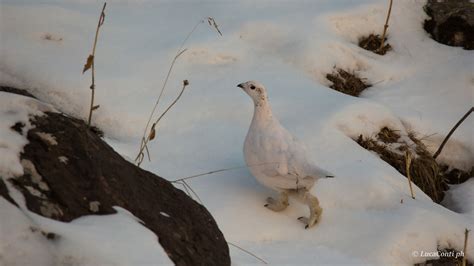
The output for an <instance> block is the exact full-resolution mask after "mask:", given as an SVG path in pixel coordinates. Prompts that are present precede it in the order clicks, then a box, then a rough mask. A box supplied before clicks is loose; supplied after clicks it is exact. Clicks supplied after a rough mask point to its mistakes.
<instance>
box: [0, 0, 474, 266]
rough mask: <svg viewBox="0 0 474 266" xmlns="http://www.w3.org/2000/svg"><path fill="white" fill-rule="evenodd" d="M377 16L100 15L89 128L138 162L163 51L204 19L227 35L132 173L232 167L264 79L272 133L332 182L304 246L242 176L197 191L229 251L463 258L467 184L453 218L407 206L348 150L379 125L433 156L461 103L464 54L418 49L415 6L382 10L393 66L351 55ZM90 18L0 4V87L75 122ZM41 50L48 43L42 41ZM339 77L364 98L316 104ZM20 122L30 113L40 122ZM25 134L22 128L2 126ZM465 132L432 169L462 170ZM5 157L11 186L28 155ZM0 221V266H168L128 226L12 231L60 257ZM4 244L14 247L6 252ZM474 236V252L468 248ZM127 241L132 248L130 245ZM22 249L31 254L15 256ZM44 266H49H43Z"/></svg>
mask: <svg viewBox="0 0 474 266" xmlns="http://www.w3.org/2000/svg"><path fill="white" fill-rule="evenodd" d="M387 2H388V1H375V0H363V1H348V0H337V1H324V0H320V1H277V2H275V1H258V2H254V1H246V0H239V1H206V2H198V1H178V2H175V1H159V2H152V1H150V2H148V1H146V0H145V1H114V2H110V3H108V5H107V9H106V14H107V16H106V21H105V24H104V26H103V27H102V28H101V35H100V37H99V42H98V46H97V54H96V75H97V76H96V87H97V94H96V102H97V104H100V106H101V107H100V109H98V111H97V112H95V115H94V118H93V120H94V123H95V125H97V126H98V127H100V128H101V129H103V130H104V131H105V135H106V140H107V142H108V143H109V144H110V145H112V146H113V147H114V148H115V149H116V150H117V151H118V152H120V153H121V154H123V155H124V156H125V157H128V158H135V156H136V153H137V150H138V145H139V140H140V138H141V135H142V134H143V129H144V125H145V124H146V119H147V118H148V115H149V112H150V111H151V108H152V106H153V104H154V102H155V100H156V98H157V96H158V94H159V89H160V88H161V83H162V81H163V79H164V77H165V75H166V72H167V70H168V67H169V64H170V62H171V60H172V58H173V56H174V54H175V53H176V50H177V49H178V47H179V46H180V44H181V42H182V40H183V39H184V37H185V36H186V34H187V33H188V32H189V31H190V30H191V29H192V27H193V26H194V25H195V24H196V23H197V22H198V21H199V20H201V19H203V18H206V17H208V16H211V17H214V18H215V20H216V21H217V23H218V24H219V27H220V30H221V31H222V33H223V36H222V37H220V36H218V34H217V33H216V32H215V30H214V29H213V28H210V27H209V26H208V25H207V22H206V23H203V24H202V25H200V26H199V27H198V28H197V30H196V32H195V33H194V34H193V35H192V36H191V38H190V39H189V41H188V43H187V44H186V45H185V47H186V48H188V51H186V53H184V54H183V56H182V57H180V58H179V60H178V62H177V64H176V66H175V69H174V72H173V74H172V76H171V79H170V82H169V84H168V87H167V90H166V91H165V98H164V100H163V102H162V105H161V106H160V108H161V109H160V110H164V108H165V107H166V105H167V104H166V103H169V102H170V101H171V100H172V99H173V98H174V97H175V96H176V94H177V93H178V90H179V88H180V86H181V82H182V80H183V79H188V80H189V81H190V86H189V87H188V88H187V89H186V91H185V94H184V95H183V97H182V98H181V100H180V101H179V102H178V104H177V105H176V106H175V107H174V109H172V110H171V111H170V112H169V113H168V114H167V116H166V117H165V119H163V121H162V122H161V124H160V125H159V129H158V132H157V138H156V139H155V140H154V141H153V142H152V143H151V145H150V152H151V159H152V160H151V162H148V161H145V162H144V163H143V164H142V167H144V168H145V169H147V170H150V171H152V172H154V173H156V174H158V175H160V176H163V177H165V178H167V179H169V180H174V179H177V178H180V177H185V176H190V175H193V174H198V173H203V172H207V171H211V170H216V169H222V168H231V167H236V166H243V165H244V162H243V155H242V145H243V140H244V138H245V134H246V131H247V129H248V126H249V124H250V120H251V116H252V112H253V110H252V103H251V101H250V99H249V98H248V96H247V95H245V94H244V93H243V92H242V91H241V89H239V88H237V87H236V85H237V84H238V83H241V82H244V81H247V80H259V81H260V82H262V83H263V84H265V86H266V87H267V89H268V93H269V98H270V103H271V104H272V107H273V111H274V113H275V115H276V116H277V117H278V118H279V119H280V121H281V122H282V124H283V125H284V126H285V127H286V128H287V129H289V131H290V132H292V133H293V134H294V135H296V136H297V137H298V138H299V139H300V140H301V141H302V142H303V143H305V145H306V146H307V149H308V151H309V155H310V157H311V159H312V160H314V161H315V162H317V163H318V165H319V166H321V167H324V168H326V169H328V170H329V171H331V172H333V173H334V174H335V175H336V178H334V179H325V180H320V181H319V182H318V183H317V184H316V186H315V187H314V188H313V194H315V195H317V196H318V198H319V200H320V202H321V205H322V207H323V209H324V212H323V216H322V220H321V221H320V223H319V224H318V225H317V226H316V227H314V228H312V229H310V230H304V229H303V226H302V224H301V223H299V222H298V221H297V219H296V218H297V217H299V216H301V215H304V214H306V207H304V206H302V205H300V204H299V203H296V202H290V208H288V209H287V210H285V211H284V212H282V213H274V212H271V211H269V210H267V209H266V208H264V206H263V204H264V200H265V198H266V197H267V196H269V195H270V194H272V192H271V191H269V190H267V189H266V188H264V187H263V186H261V185H260V184H258V183H257V181H255V179H254V178H253V177H252V176H251V175H250V173H249V172H248V170H246V169H245V168H241V169H237V170H232V171H226V172H221V173H217V174H213V175H207V176H202V177H198V178H195V179H193V180H192V181H190V184H191V186H192V187H193V188H194V189H195V191H196V192H197V194H199V196H200V198H201V199H202V202H203V204H204V205H205V206H206V207H207V208H208V209H209V211H210V212H211V213H212V215H213V216H214V217H215V219H216V220H217V223H218V224H219V226H220V228H221V230H222V231H223V233H224V235H225V237H226V239H227V240H228V241H229V242H231V243H234V244H237V245H239V246H241V247H243V248H245V249H248V250H249V251H251V252H253V253H254V254H256V255H258V256H259V257H261V258H263V259H265V260H266V261H268V262H269V263H271V264H374V265H386V264H400V265H409V264H413V263H415V262H421V261H425V260H426V259H427V258H424V257H421V256H419V255H417V254H420V253H421V252H422V251H423V252H432V251H436V249H437V246H438V245H439V246H440V247H441V248H447V247H452V248H455V249H457V250H462V245H463V242H464V229H465V228H470V229H474V220H473V217H472V213H473V212H474V209H473V205H472V202H471V201H472V198H473V193H474V188H473V185H472V184H473V182H470V181H469V182H466V183H465V184H463V185H460V186H457V187H456V188H455V189H453V190H452V192H453V194H448V198H447V199H446V202H447V203H446V205H447V206H450V207H452V209H453V210H455V211H456V212H454V211H451V210H449V209H447V208H445V207H443V206H441V205H438V204H435V203H433V202H432V201H431V200H430V199H429V198H428V197H427V196H426V195H424V194H423V192H422V191H421V190H419V189H418V188H415V194H416V200H412V199H411V197H410V193H409V189H408V185H407V180H406V178H405V177H404V176H402V175H401V174H399V173H398V172H397V171H396V170H395V169H394V168H392V167H391V166H390V165H388V164H386V163H385V162H384V161H382V160H380V159H379V158H378V157H377V156H376V155H374V154H373V153H371V152H369V151H366V150H364V149H363V148H361V147H360V146H359V145H358V144H357V143H355V142H354V141H353V140H352V139H351V137H352V138H353V137H356V136H358V135H359V134H364V135H371V134H375V133H376V132H378V130H379V129H380V128H382V127H383V126H390V127H392V128H396V129H400V130H402V133H405V134H406V130H411V131H414V132H416V133H418V134H419V136H420V137H423V136H427V137H425V138H423V140H424V141H425V142H426V144H427V145H428V148H429V149H430V150H431V151H434V150H436V148H437V147H438V146H439V144H440V142H441V141H442V139H443V138H444V136H445V135H446V134H447V132H448V131H449V130H450V129H451V127H452V126H453V125H454V123H456V121H457V120H458V119H459V118H460V117H461V116H462V115H463V114H464V113H465V112H466V111H467V110H468V109H469V108H470V107H471V106H473V103H474V54H473V53H472V51H466V50H462V49H460V48H453V47H448V46H445V45H442V44H439V43H437V42H435V41H433V40H432V39H430V38H429V36H428V35H427V34H426V33H425V32H424V30H423V28H422V21H423V20H424V19H425V14H424V12H423V11H422V7H423V5H424V1H395V3H394V6H393V10H392V16H391V19H390V27H389V40H388V41H389V43H390V44H391V45H392V47H393V51H391V52H389V53H388V54H387V55H385V56H379V55H376V54H373V53H372V52H369V51H366V50H363V49H361V48H359V47H358V46H357V40H358V38H359V37H361V36H362V35H367V34H369V33H374V32H375V33H380V32H381V30H382V27H383V22H384V20H385V15H386V9H387ZM101 6H102V3H101V2H97V1H95V0H85V1H65V2H62V1H47V3H44V2H41V3H38V2H37V1H27V0H21V1H16V0H3V1H2V3H1V8H0V84H2V85H14V86H18V87H24V88H28V89H30V92H32V93H33V94H35V95H37V96H38V97H39V98H40V99H42V100H44V101H46V102H49V103H51V104H52V106H54V107H55V108H56V109H58V110H60V111H63V112H66V113H69V114H72V115H75V116H79V117H83V118H85V117H86V115H87V111H88V104H89V97H90V95H89V94H90V90H89V89H88V87H89V85H90V76H89V73H86V74H84V75H82V74H81V71H82V67H83V64H84V62H85V59H86V57H87V55H88V53H89V52H90V50H91V45H92V41H93V37H94V36H93V34H94V31H95V26H96V23H97V18H98V13H99V11H100V8H101ZM46 34H49V35H50V36H51V37H52V38H50V39H51V40H45V38H44V36H45V35H46ZM334 66H337V67H342V68H347V69H350V70H355V71H357V72H358V73H359V74H360V75H361V76H363V77H365V78H367V80H368V81H369V82H370V83H373V84H375V85H374V86H373V87H371V88H369V89H367V90H366V91H365V92H363V93H362V95H361V98H354V97H351V96H347V95H343V94H341V93H338V92H336V91H333V90H331V89H329V88H328V87H327V86H328V84H329V83H328V81H327V80H326V79H325V74H326V73H328V72H331V71H332V69H333V67H334ZM5 95H6V94H1V97H0V101H1V102H0V103H1V105H0V108H1V109H0V111H1V112H2V113H1V120H0V121H1V122H0V125H2V127H3V128H0V133H1V135H0V141H1V143H4V142H5V143H10V142H9V141H10V139H11V138H18V135H16V136H15V137H13V136H10V135H15V134H10V133H8V132H7V128H8V127H10V126H11V122H12V121H13V120H11V115H10V116H9V114H11V112H8V110H7V109H8V108H7V107H4V106H6V105H7V104H8V103H9V101H10V100H9V99H10V98H9V97H10V96H5ZM16 97H17V98H15V99H16V100H15V101H19V100H18V97H19V96H16ZM21 101H25V100H21ZM23 105H24V103H23ZM12 108H13V107H12ZM30 109H31V110H30ZM30 109H26V110H30V111H31V112H36V111H38V110H37V109H35V108H33V107H31V108H30ZM25 117H26V116H25V114H23V115H21V113H20V114H19V115H17V117H15V119H20V120H25ZM473 129H474V118H473V117H472V116H471V117H470V118H468V119H467V120H466V121H465V122H464V123H463V125H462V126H461V127H460V128H458V130H457V131H456V132H455V134H454V135H453V136H452V138H451V139H450V141H449V142H448V144H447V145H446V147H445V149H444V150H443V153H441V155H440V157H439V160H440V161H443V162H447V163H449V164H450V165H453V166H456V167H459V168H464V169H466V168H469V167H471V166H472V165H473V164H474V139H473V136H474V132H473ZM5 132H6V133H5ZM6 134H10V135H8V136H7V135H6ZM433 134H435V135H433ZM7 137H8V138H7ZM11 141H14V142H13V143H15V145H13V144H10V145H7V147H6V148H3V146H0V148H1V149H3V150H1V152H2V155H3V154H7V155H6V156H8V157H2V158H1V162H0V166H1V167H2V169H0V174H2V175H6V174H5V173H7V172H8V171H11V173H10V174H11V175H13V174H18V171H20V172H21V169H17V168H13V167H17V166H18V163H19V162H17V161H15V159H16V158H17V157H18V152H19V150H21V147H22V145H24V144H25V140H11ZM1 143H0V144H1ZM15 156H16V157H15ZM4 158H8V160H9V161H8V162H7V161H4ZM20 167H21V165H20ZM471 181H472V180H471ZM454 191H456V193H454ZM459 195H462V196H459ZM401 200H403V203H401ZM448 202H449V203H448ZM453 206H457V207H453ZM0 211H1V212H2V215H1V220H0V222H1V225H2V227H1V228H0V232H1V233H2V234H1V235H0V238H1V239H0V240H1V241H0V260H1V259H3V260H5V258H6V261H7V262H8V259H15V258H17V259H23V258H24V255H22V254H21V253H11V252H8V250H9V249H8V246H9V245H16V246H17V247H23V249H24V250H28V251H29V252H32V253H28V254H34V253H35V252H38V254H39V253H41V254H45V252H42V251H41V249H47V248H49V249H50V250H52V251H50V252H52V254H56V255H55V256H52V257H51V258H50V259H51V260H61V259H63V260H64V259H65V258H69V259H71V260H73V262H75V263H79V264H81V263H82V264H87V263H98V264H101V263H105V262H107V263H109V262H110V263H117V264H120V263H125V264H138V263H144V261H142V259H145V261H146V262H155V263H157V262H163V259H164V258H161V257H160V256H157V255H156V254H162V255H163V254H164V253H163V252H162V250H161V249H160V247H159V246H157V245H156V242H153V241H152V237H153V236H150V234H151V233H150V232H149V231H147V230H145V229H143V228H140V227H139V226H137V224H134V223H130V221H132V220H131V219H130V215H128V214H127V213H126V212H125V211H123V212H120V213H119V214H117V215H116V216H117V217H115V218H111V217H85V218H81V219H78V220H77V221H74V222H73V223H71V224H69V225H68V224H62V223H58V222H51V221H47V222H46V221H44V220H45V219H41V218H39V217H37V216H35V215H33V214H31V213H30V214H28V216H25V217H30V219H33V220H34V221H35V224H38V225H40V226H41V228H42V229H44V230H46V231H53V232H54V231H57V232H58V233H61V234H63V235H64V239H65V240H64V241H65V242H64V244H63V245H59V246H55V247H48V246H47V245H46V246H45V244H44V243H43V242H44V241H43V240H41V239H39V238H38V239H36V237H35V236H25V234H26V233H25V232H26V231H27V230H28V229H27V228H28V226H27V223H28V221H27V220H25V217H24V216H22V215H21V214H20V213H19V211H17V210H16V209H15V208H12V207H11V206H8V204H7V203H6V202H5V201H3V199H0ZM4 213H5V214H4ZM5 217H8V218H5ZM31 217H32V218H31ZM13 219H14V220H18V222H17V223H15V222H12V220H13ZM132 219H133V218H132ZM105 225H113V226H117V227H119V226H120V227H121V228H127V230H130V231H134V232H135V233H134V239H133V241H130V240H129V234H128V233H127V232H122V233H123V235H122V234H120V235H115V234H112V233H111V232H110V230H108V231H107V232H108V233H111V234H110V235H107V234H106V233H107V232H106V233H104V235H100V236H98V237H99V238H100V239H98V238H92V236H94V234H93V232H94V230H97V228H98V227H100V226H105ZM9 226H10V227H9ZM4 227H5V228H9V229H8V231H9V232H11V231H12V230H13V231H14V232H16V233H17V235H18V237H17V238H16V239H15V238H13V237H12V238H7V234H5V233H4V232H6V231H5V230H4ZM25 228H26V229H25ZM15 229H16V230H17V231H15ZM77 231H81V232H83V233H84V234H90V236H91V238H88V237H87V236H80V235H78V234H77ZM137 231H140V232H139V233H137ZM473 235H474V234H471V236H470V239H469V243H474V237H473ZM140 236H143V239H142V240H140V239H136V238H137V237H140ZM25 237H26V238H35V239H36V240H35V241H36V242H34V241H33V242H31V241H24V239H25ZM108 237H109V238H108ZM158 237H159V236H158ZM4 239H6V240H7V241H4ZM10 239H11V240H10ZM135 239H136V241H135ZM8 240H10V241H8ZM38 241H39V242H38ZM101 241H110V242H111V243H112V242H113V243H115V241H118V242H121V241H125V242H124V243H121V244H120V246H117V247H116V248H110V249H105V248H100V249H99V245H98V246H97V249H94V248H91V243H94V242H96V243H98V242H101ZM12 242H15V243H14V244H12ZM5 243H9V244H5ZM36 243H37V244H36ZM126 243H129V244H130V245H125V244H126ZM26 245H31V248H30V246H26ZM124 250H133V251H136V254H139V255H137V256H135V255H134V256H132V255H130V256H129V257H127V258H126V259H127V261H125V262H124V261H123V260H120V259H117V258H114V256H118V255H120V256H119V258H122V257H123V254H124V252H123V251H124ZM153 250H157V252H158V253H156V254H155V253H153V252H152V251H153ZM230 250H231V256H232V261H233V263H234V264H236V265H242V264H252V263H259V261H258V260H256V259H255V258H253V257H251V256H249V255H248V254H246V253H243V252H241V251H240V250H238V249H235V248H234V247H232V246H231V247H230ZM25 252H26V251H25ZM417 252H418V253H417ZM57 254H59V255H57ZM125 254H127V253H125ZM5 256H6V257H5ZM9 256H13V257H9ZM15 256H16V257H15ZM44 256H46V255H44ZM58 256H59V257H60V258H59V259H58V258H57V257H58ZM61 256H62V257H61ZM68 256H70V257H68ZM88 256H90V257H88ZM147 256H148V257H147ZM163 256H165V255H163ZM144 257H145V258H144ZM468 257H469V259H470V260H471V261H472V260H474V245H470V246H469V250H468ZM91 258H97V260H93V259H91ZM112 258H113V259H112ZM43 259H44V263H45V264H48V258H46V257H45V258H43Z"/></svg>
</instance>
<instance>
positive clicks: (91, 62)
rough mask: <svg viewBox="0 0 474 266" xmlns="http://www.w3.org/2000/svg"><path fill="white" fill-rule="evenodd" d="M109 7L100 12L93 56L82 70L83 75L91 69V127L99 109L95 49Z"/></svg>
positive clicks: (89, 121)
mask: <svg viewBox="0 0 474 266" xmlns="http://www.w3.org/2000/svg"><path fill="white" fill-rule="evenodd" d="M106 5H107V2H105V3H104V6H103V7H102V11H101V12H100V17H99V22H98V23H97V28H96V30H95V38H94V44H93V46H92V54H90V55H89V56H88V57H87V61H86V64H85V65H84V69H83V70H82V73H83V74H84V72H86V71H87V70H89V69H91V73H92V74H91V78H92V82H91V86H90V89H91V105H90V109H89V118H88V119H87V124H88V125H89V126H90V125H91V120H92V112H94V110H97V109H98V108H99V105H95V106H94V96H95V69H94V65H95V64H94V62H95V49H96V47H97V39H98V38H99V29H100V27H101V26H102V25H103V24H104V21H105V7H106Z"/></svg>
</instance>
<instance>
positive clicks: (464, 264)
mask: <svg viewBox="0 0 474 266" xmlns="http://www.w3.org/2000/svg"><path fill="white" fill-rule="evenodd" d="M468 237H469V230H467V228H466V229H465V230H464V248H463V252H464V256H463V258H462V266H466V265H467V239H468Z"/></svg>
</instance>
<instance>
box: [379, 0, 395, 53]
mask: <svg viewBox="0 0 474 266" xmlns="http://www.w3.org/2000/svg"><path fill="white" fill-rule="evenodd" d="M392 2H393V0H390V6H389V7H388V13H387V19H386V20H385V25H384V26H383V33H382V41H381V42H380V47H379V49H378V52H380V51H381V50H382V49H383V45H384V42H385V34H387V29H388V20H389V19H390V13H391V12H392Z"/></svg>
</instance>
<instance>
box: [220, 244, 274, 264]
mask: <svg viewBox="0 0 474 266" xmlns="http://www.w3.org/2000/svg"><path fill="white" fill-rule="evenodd" d="M227 244H229V245H231V246H233V247H235V248H238V249H239V250H241V251H243V252H245V253H247V254H249V255H250V256H252V257H254V258H256V259H257V260H259V261H261V262H263V264H268V262H266V261H265V260H264V259H262V258H260V257H259V256H257V255H255V254H253V253H252V252H250V251H248V250H246V249H244V248H241V247H239V246H237V245H236V244H233V243H231V242H229V241H227Z"/></svg>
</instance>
